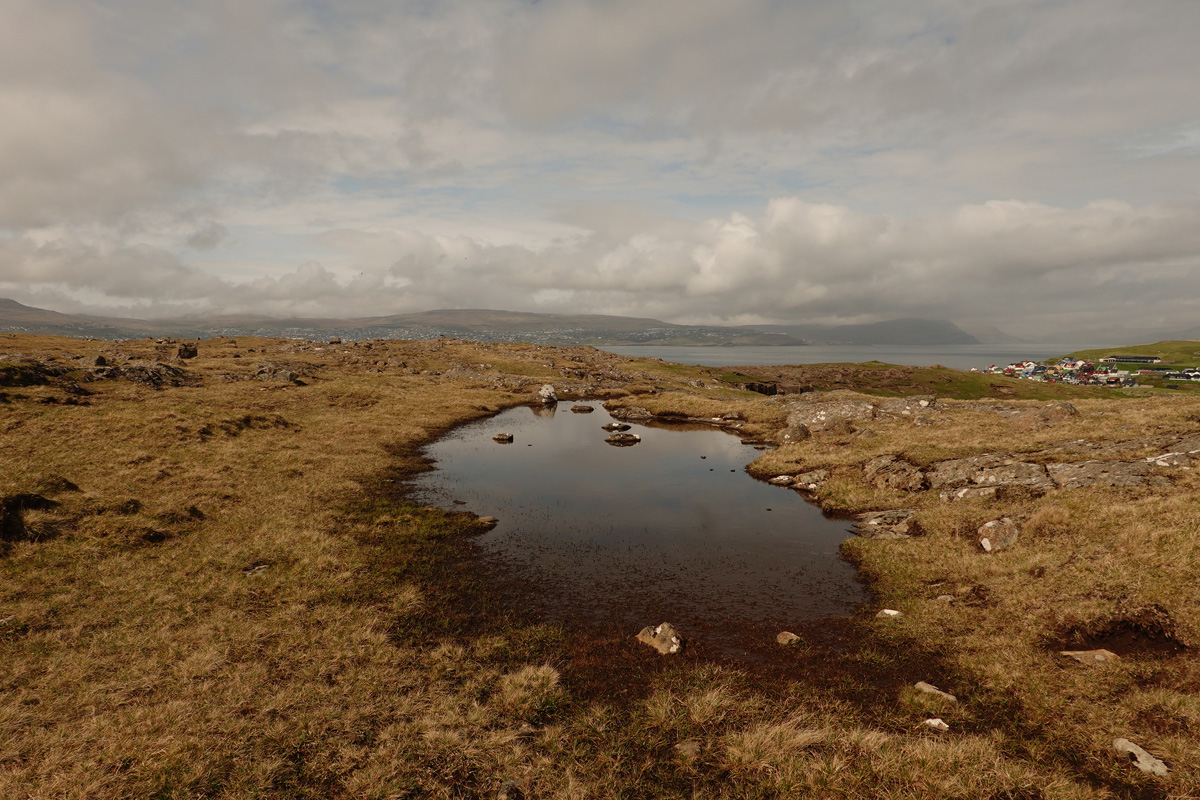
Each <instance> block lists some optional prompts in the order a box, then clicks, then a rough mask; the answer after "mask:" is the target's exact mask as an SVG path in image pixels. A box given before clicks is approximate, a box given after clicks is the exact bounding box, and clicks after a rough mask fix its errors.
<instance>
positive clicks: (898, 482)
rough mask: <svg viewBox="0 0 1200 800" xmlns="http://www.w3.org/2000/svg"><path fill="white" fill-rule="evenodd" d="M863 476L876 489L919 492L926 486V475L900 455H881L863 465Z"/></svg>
mask: <svg viewBox="0 0 1200 800" xmlns="http://www.w3.org/2000/svg"><path fill="white" fill-rule="evenodd" d="M863 478H865V479H866V481H867V482H868V483H870V484H871V485H872V486H874V487H875V488H876V489H892V490H894V491H898V492H918V491H920V490H921V489H923V488H924V487H925V475H924V473H922V472H921V470H920V469H918V468H917V467H916V466H914V465H913V464H910V463H908V462H907V461H905V460H904V459H902V458H900V457H899V456H892V455H887V456H879V457H877V458H873V459H871V460H870V461H868V462H867V463H866V466H864V467H863Z"/></svg>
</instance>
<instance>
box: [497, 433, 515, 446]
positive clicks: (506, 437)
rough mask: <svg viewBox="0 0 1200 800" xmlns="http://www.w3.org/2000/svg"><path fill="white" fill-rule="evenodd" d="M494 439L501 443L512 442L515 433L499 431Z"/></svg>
mask: <svg viewBox="0 0 1200 800" xmlns="http://www.w3.org/2000/svg"><path fill="white" fill-rule="evenodd" d="M492 440H493V441H496V442H499V443H500V444H512V440H513V435H512V434H511V433H497V434H496V435H495V436H493V437H492Z"/></svg>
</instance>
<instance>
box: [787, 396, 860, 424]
mask: <svg viewBox="0 0 1200 800" xmlns="http://www.w3.org/2000/svg"><path fill="white" fill-rule="evenodd" d="M792 408H793V410H792V412H791V413H790V414H788V418H787V427H788V428H794V427H797V426H800V425H803V426H804V427H806V428H808V429H809V430H810V431H825V430H828V429H830V428H831V427H834V426H837V427H844V425H845V424H849V423H853V422H862V421H865V420H869V419H875V416H876V414H877V413H878V410H879V407H878V406H877V405H875V404H874V403H870V402H866V401H863V400H828V401H816V402H805V403H800V404H796V405H794V406H793V407H792ZM838 423H842V425H839V424H838Z"/></svg>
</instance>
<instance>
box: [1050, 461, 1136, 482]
mask: <svg viewBox="0 0 1200 800" xmlns="http://www.w3.org/2000/svg"><path fill="white" fill-rule="evenodd" d="M1153 466H1154V465H1153V464H1151V463H1150V462H1147V461H1080V462H1076V463H1074V464H1051V465H1050V466H1049V467H1047V468H1046V469H1047V471H1048V472H1049V475H1050V479H1051V480H1053V481H1054V483H1055V484H1057V485H1058V486H1059V487H1060V488H1063V489H1080V488H1083V487H1085V486H1140V485H1141V484H1143V483H1145V482H1146V479H1147V477H1149V475H1150V470H1151V468H1152V467H1153Z"/></svg>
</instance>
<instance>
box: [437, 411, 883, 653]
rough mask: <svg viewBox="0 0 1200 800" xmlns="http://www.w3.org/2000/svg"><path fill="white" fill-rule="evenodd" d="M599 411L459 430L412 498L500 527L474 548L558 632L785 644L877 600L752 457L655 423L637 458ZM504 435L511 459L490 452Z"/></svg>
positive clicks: (643, 431) (523, 414)
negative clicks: (754, 473) (779, 639)
mask: <svg viewBox="0 0 1200 800" xmlns="http://www.w3.org/2000/svg"><path fill="white" fill-rule="evenodd" d="M597 411H598V412H599V413H593V414H570V413H565V414H557V415H555V414H552V413H551V414H547V413H546V410H545V409H542V408H533V409H531V408H527V407H522V408H516V409H511V410H509V411H506V412H504V413H502V414H499V415H497V416H496V417H493V418H491V419H489V420H485V421H482V422H478V423H473V424H470V425H466V426H463V427H461V428H459V429H457V430H456V431H454V432H453V433H451V434H450V435H448V436H446V437H445V438H443V439H441V440H440V441H438V442H436V443H435V444H434V445H432V446H431V447H430V448H429V449H428V450H427V453H428V455H429V456H430V457H432V458H433V459H435V460H436V461H437V468H436V469H435V470H434V471H432V472H428V473H425V474H424V475H422V476H420V477H419V478H418V479H417V480H416V482H415V483H416V485H415V490H416V496H417V498H418V499H419V500H420V501H421V502H425V503H430V504H436V505H440V506H442V507H444V508H453V507H457V508H467V509H470V510H472V511H475V512H476V513H478V514H481V515H493V516H496V517H499V519H500V523H499V524H498V525H497V526H496V527H495V528H494V529H493V530H492V531H490V532H489V533H487V534H485V535H484V536H482V537H481V538H480V539H479V545H480V548H481V550H482V552H483V554H484V556H485V557H487V558H490V559H494V560H496V561H497V562H499V563H501V564H502V565H503V567H504V569H505V570H506V571H508V572H509V573H510V574H512V575H514V576H516V577H517V578H519V579H522V580H527V581H528V582H529V585H530V586H531V587H537V588H536V595H537V599H538V600H539V601H540V603H541V604H542V606H543V607H544V609H545V612H546V614H547V615H548V616H549V617H550V618H552V619H557V620H560V621H571V620H576V621H578V620H587V621H592V622H597V623H604V624H608V623H618V624H621V625H625V626H627V627H629V628H630V629H631V630H633V631H636V630H637V629H638V628H640V627H641V626H642V625H646V624H651V623H658V622H662V621H664V620H670V621H671V622H673V623H674V624H675V625H676V626H677V627H679V628H680V629H681V630H683V632H684V633H685V634H686V635H690V636H692V637H696V636H703V637H704V638H705V639H706V640H708V641H709V642H710V643H718V644H719V642H721V641H727V642H732V641H734V640H737V639H739V638H740V637H741V636H742V634H743V632H744V629H745V628H746V627H747V626H751V627H754V628H756V629H757V628H763V629H769V628H774V629H776V630H778V629H781V628H786V627H787V626H788V625H789V624H793V625H794V624H798V623H800V622H803V621H808V620H814V619H821V618H827V617H833V616H842V615H846V614H849V613H850V612H851V611H852V610H853V609H854V607H855V606H856V605H857V604H859V603H861V602H865V601H866V599H867V598H866V594H865V592H864V590H863V587H862V586H861V584H860V583H859V582H858V581H857V579H856V577H855V573H854V570H853V568H852V567H850V565H849V564H847V563H846V562H845V561H844V560H842V558H841V557H840V556H839V554H838V545H839V543H840V542H841V541H842V540H843V539H845V538H846V536H847V535H849V534H848V525H847V524H846V523H845V522H840V521H834V520H829V519H826V518H825V517H824V516H822V514H821V512H820V510H819V509H818V508H816V507H815V506H813V505H811V504H809V503H806V502H805V501H804V499H803V498H802V497H801V496H800V495H798V494H796V493H795V492H792V491H790V490H787V489H781V488H779V487H775V486H770V485H768V484H765V483H762V482H760V481H756V480H753V479H752V478H750V477H749V476H748V475H747V474H746V473H745V471H744V469H743V467H744V466H745V464H747V463H748V462H749V461H751V460H752V459H753V458H754V457H755V456H757V455H758V453H757V452H756V451H755V450H754V449H753V448H752V447H750V446H748V445H744V444H742V443H741V442H740V441H739V439H738V438H737V437H735V436H731V435H729V434H727V433H725V432H722V431H718V430H716V429H713V428H709V427H706V426H694V425H693V426H687V427H688V429H687V430H681V429H680V426H674V425H667V426H664V425H657V424H656V425H653V426H651V425H635V426H634V428H633V432H634V433H637V434H638V435H640V436H641V437H642V441H641V443H640V444H639V445H638V446H636V447H610V446H608V445H607V444H606V443H605V441H604V440H605V437H606V436H607V435H608V434H607V432H606V431H604V430H603V429H602V427H601V426H602V425H604V424H605V423H608V422H611V421H613V420H612V418H611V417H610V416H609V415H608V414H607V413H605V412H604V411H603V409H602V408H599V407H598V405H597ZM498 433H511V434H512V435H513V437H514V439H515V442H514V444H515V446H508V447H505V446H502V445H499V444H497V443H496V442H494V441H493V440H492V437H493V435H495V434H498ZM455 501H459V502H460V503H462V505H457V506H456V504H455ZM533 593H535V592H534V590H532V589H531V594H533Z"/></svg>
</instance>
